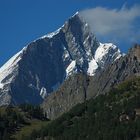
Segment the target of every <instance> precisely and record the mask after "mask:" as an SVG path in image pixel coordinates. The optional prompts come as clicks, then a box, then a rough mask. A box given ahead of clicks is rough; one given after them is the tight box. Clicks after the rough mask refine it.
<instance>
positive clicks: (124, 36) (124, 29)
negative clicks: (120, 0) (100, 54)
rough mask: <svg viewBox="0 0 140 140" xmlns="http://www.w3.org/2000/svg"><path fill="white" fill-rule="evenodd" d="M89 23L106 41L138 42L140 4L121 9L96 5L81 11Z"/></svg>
mask: <svg viewBox="0 0 140 140" xmlns="http://www.w3.org/2000/svg"><path fill="white" fill-rule="evenodd" d="M80 13H81V15H82V16H83V18H85V20H86V21H87V22H88V23H89V25H90V28H91V29H92V31H93V32H94V33H95V34H96V36H97V37H99V38H102V40H106V41H115V43H119V42H121V41H128V42H129V43H136V42H137V41H138V39H139V40H140V5H134V6H132V7H130V8H127V7H126V6H125V5H124V6H122V8H121V9H108V8H105V7H96V8H92V9H86V10H83V11H81V12H80Z"/></svg>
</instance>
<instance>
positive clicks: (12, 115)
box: [0, 104, 48, 140]
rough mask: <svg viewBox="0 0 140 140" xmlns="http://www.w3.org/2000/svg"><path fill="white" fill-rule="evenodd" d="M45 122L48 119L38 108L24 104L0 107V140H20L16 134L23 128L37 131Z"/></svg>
mask: <svg viewBox="0 0 140 140" xmlns="http://www.w3.org/2000/svg"><path fill="white" fill-rule="evenodd" d="M46 122H48V119H47V118H46V116H45V114H44V113H43V110H42V109H41V108H40V107H39V106H33V105H26V104H25V105H21V106H20V107H12V106H5V107H1V108H0V140H15V139H17V140H20V139H19V138H18V137H16V134H18V133H19V132H22V131H23V130H24V129H23V128H24V127H25V128H27V127H29V128H30V129H31V128H32V129H31V131H33V130H39V128H41V127H42V126H43V125H42V124H43V123H44V124H45V123H46ZM26 133H27V132H26ZM30 135H31V134H30Z"/></svg>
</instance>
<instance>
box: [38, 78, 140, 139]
mask: <svg viewBox="0 0 140 140" xmlns="http://www.w3.org/2000/svg"><path fill="white" fill-rule="evenodd" d="M38 137H41V138H40V140H44V138H45V139H46V140H52V139H53V140H134V139H136V138H138V137H140V78H133V79H129V80H127V81H125V82H123V83H122V84H120V85H119V86H117V87H115V88H113V89H112V90H111V91H110V92H109V93H108V94H106V95H100V96H98V97H97V98H96V99H91V100H89V101H86V102H85V103H83V104H78V105H77V106H76V107H74V108H73V109H71V110H70V111H69V112H68V113H66V114H64V115H62V116H61V117H59V118H58V119H56V120H55V121H52V122H50V123H49V124H48V125H47V126H46V127H44V128H42V130H41V131H40V132H39V133H38Z"/></svg>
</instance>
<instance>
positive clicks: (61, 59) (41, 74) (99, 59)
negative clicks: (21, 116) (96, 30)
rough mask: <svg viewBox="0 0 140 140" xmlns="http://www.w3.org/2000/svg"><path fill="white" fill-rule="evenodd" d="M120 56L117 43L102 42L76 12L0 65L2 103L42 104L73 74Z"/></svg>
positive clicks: (91, 72) (100, 66)
mask: <svg viewBox="0 0 140 140" xmlns="http://www.w3.org/2000/svg"><path fill="white" fill-rule="evenodd" d="M121 56H122V55H121V53H120V50H119V49H118V48H117V47H116V46H115V45H113V44H111V43H105V44H102V43H100V42H99V41H98V40H97V39H96V37H95V36H94V34H93V33H92V32H91V31H90V27H89V25H88V24H87V23H86V22H85V20H84V19H83V18H82V17H81V15H80V14H79V13H76V14H75V15H73V16H72V17H70V18H69V19H68V21H66V22H65V24H64V25H63V26H62V27H61V28H59V29H58V30H57V31H55V32H53V33H50V34H47V35H45V36H43V37H41V38H39V39H37V40H35V41H33V42H31V43H29V44H28V45H27V46H26V47H25V48H23V49H22V50H21V51H20V52H19V53H17V54H16V55H15V56H13V57H12V58H11V59H10V60H9V61H8V62H7V63H6V64H4V65H3V66H2V67H1V68H0V106H2V105H9V104H12V105H18V104H23V103H30V104H39V103H41V102H42V101H43V99H44V98H45V97H47V96H49V95H50V94H51V93H52V92H54V91H56V90H57V89H58V88H59V87H60V85H61V84H63V82H64V81H65V80H66V79H68V78H69V77H70V76H71V75H74V74H75V73H84V74H86V75H89V76H94V75H96V73H97V72H99V71H102V70H103V69H104V68H105V67H106V66H108V65H110V64H111V63H113V62H114V61H116V60H117V59H119V58H120V57H121Z"/></svg>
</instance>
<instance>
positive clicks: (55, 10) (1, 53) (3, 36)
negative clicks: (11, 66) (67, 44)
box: [0, 0, 140, 66]
mask: <svg viewBox="0 0 140 140" xmlns="http://www.w3.org/2000/svg"><path fill="white" fill-rule="evenodd" d="M139 4H140V1H139V0H0V66H1V65H2V64H3V63H5V61H7V60H8V59H9V58H10V57H11V56H12V55H13V54H15V53H16V52H17V51H19V50H20V49H22V48H23V47H24V46H25V45H27V44H28V43H29V42H31V41H32V40H35V39H36V38H38V37H40V36H43V35H44V34H47V33H48V32H52V31H54V30H56V29H57V28H59V27H60V26H61V25H63V23H64V22H65V21H66V20H67V19H68V18H69V17H70V16H72V15H73V14H74V13H75V12H76V11H82V10H84V11H85V12H87V11H86V10H88V9H94V8H96V7H100V8H105V10H106V11H108V10H112V9H116V10H117V9H122V7H123V6H125V7H127V8H130V7H132V6H134V5H139ZM100 8H99V9H100ZM99 9H96V10H97V11H98V10H99ZM91 12H94V13H95V10H91ZM102 12H104V10H102ZM109 12H110V11H109ZM126 12H127V10H126ZM94 13H93V14H94ZM122 13H123V11H122ZM115 14H116V13H115ZM119 14H121V12H119ZM128 20H129V19H128ZM130 22H131V21H130ZM139 23H140V20H139V19H137V20H135V21H133V23H131V24H136V27H137V28H138V27H139ZM106 24H108V23H106ZM97 29H98V28H97ZM134 30H136V29H134ZM139 30H140V28H139V29H137V30H136V31H138V32H140V31H139ZM97 32H98V31H96V34H97V38H98V39H99V40H100V41H101V42H102V41H105V39H106V42H108V41H114V43H116V44H117V45H118V46H119V47H120V48H121V50H122V51H124V52H126V51H127V50H128V48H130V47H131V45H132V44H133V43H132V42H130V43H129V41H127V39H125V40H124V42H123V41H120V42H118V41H117V40H116V38H115V37H114V40H113V39H110V34H108V36H107V37H106V38H104V37H103V36H104V35H103V34H99V35H98V33H97ZM122 32H124V31H122ZM138 35H139V34H138ZM138 35H136V36H137V38H138V37H139V36H138ZM138 39H139V38H138ZM128 40H129V39H128ZM138 43H140V42H138Z"/></svg>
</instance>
